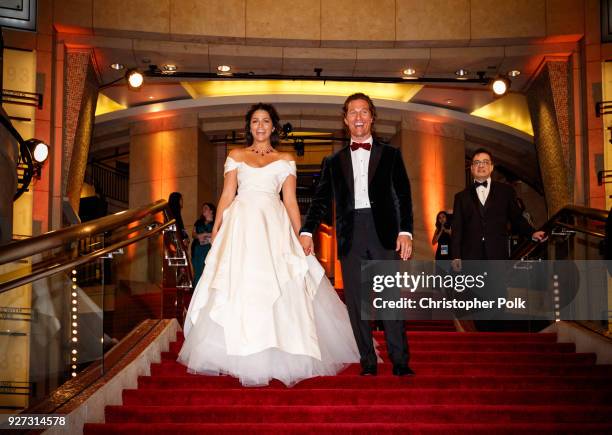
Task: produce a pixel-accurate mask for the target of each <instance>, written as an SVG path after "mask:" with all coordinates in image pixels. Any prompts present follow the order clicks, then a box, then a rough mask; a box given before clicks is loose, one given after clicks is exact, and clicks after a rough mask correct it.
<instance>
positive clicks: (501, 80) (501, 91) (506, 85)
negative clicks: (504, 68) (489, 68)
mask: <svg viewBox="0 0 612 435" xmlns="http://www.w3.org/2000/svg"><path fill="white" fill-rule="evenodd" d="M491 89H493V93H494V94H495V95H497V96H502V95H505V94H506V92H508V89H510V80H509V79H507V78H506V77H497V78H496V79H495V80H493V83H492V84H491Z"/></svg>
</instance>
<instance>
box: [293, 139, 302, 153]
mask: <svg viewBox="0 0 612 435" xmlns="http://www.w3.org/2000/svg"><path fill="white" fill-rule="evenodd" d="M293 148H294V149H295V153H296V154H297V155H298V157H301V156H303V155H304V139H302V138H298V139H296V140H295V142H294V143H293Z"/></svg>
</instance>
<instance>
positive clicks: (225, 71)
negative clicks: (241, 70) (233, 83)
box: [217, 65, 232, 76]
mask: <svg viewBox="0 0 612 435" xmlns="http://www.w3.org/2000/svg"><path fill="white" fill-rule="evenodd" d="M217 75H220V76H231V75H232V67H231V66H229V65H219V66H218V67H217Z"/></svg>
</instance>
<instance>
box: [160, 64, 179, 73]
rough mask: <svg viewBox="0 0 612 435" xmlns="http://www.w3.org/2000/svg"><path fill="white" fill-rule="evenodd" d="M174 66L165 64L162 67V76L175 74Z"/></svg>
mask: <svg viewBox="0 0 612 435" xmlns="http://www.w3.org/2000/svg"><path fill="white" fill-rule="evenodd" d="M176 69H177V68H176V65H174V64H171V63H167V64H165V65H162V74H174V73H175V72H176Z"/></svg>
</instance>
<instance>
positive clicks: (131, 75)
mask: <svg viewBox="0 0 612 435" xmlns="http://www.w3.org/2000/svg"><path fill="white" fill-rule="evenodd" d="M125 77H126V78H127V82H128V86H129V87H130V89H132V90H138V89H140V87H141V86H142V84H143V83H144V76H143V75H142V73H141V72H140V71H138V70H137V69H130V70H128V71H127V72H126V73H125Z"/></svg>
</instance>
